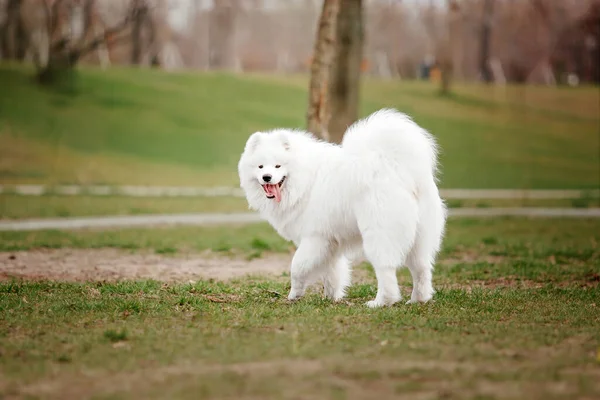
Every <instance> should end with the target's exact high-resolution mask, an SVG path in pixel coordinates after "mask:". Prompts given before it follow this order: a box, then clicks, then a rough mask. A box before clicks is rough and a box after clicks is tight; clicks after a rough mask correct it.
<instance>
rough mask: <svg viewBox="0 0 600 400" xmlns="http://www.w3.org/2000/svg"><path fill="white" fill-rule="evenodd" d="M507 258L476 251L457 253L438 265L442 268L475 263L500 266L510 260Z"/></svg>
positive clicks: (442, 260)
mask: <svg viewBox="0 0 600 400" xmlns="http://www.w3.org/2000/svg"><path fill="white" fill-rule="evenodd" d="M508 259H509V258H508V257H505V256H493V255H490V254H481V253H478V252H476V251H475V250H463V251H455V252H453V253H452V255H451V256H449V257H445V258H444V259H440V260H439V261H438V263H439V264H440V265H442V266H452V265H456V264H471V263H475V262H487V263H489V264H500V263H502V262H505V261H506V260H508Z"/></svg>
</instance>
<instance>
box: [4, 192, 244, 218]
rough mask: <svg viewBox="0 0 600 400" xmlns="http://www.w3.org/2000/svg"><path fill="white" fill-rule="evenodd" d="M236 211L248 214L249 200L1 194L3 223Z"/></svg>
mask: <svg viewBox="0 0 600 400" xmlns="http://www.w3.org/2000/svg"><path fill="white" fill-rule="evenodd" d="M234 211H235V212H244V211H248V203H247V202H246V199H243V198H235V197H197V198H189V197H147V198H146V197H121V196H55V195H44V196H39V197H38V196H22V195H11V194H0V219H2V218H4V219H19V218H46V217H76V216H103V215H142V214H144V215H145V214H178V213H192V212H197V213H203V212H234Z"/></svg>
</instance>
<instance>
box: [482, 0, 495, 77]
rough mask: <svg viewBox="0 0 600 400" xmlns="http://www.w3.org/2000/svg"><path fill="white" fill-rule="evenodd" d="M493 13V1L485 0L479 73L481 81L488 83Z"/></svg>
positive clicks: (490, 72)
mask: <svg viewBox="0 0 600 400" xmlns="http://www.w3.org/2000/svg"><path fill="white" fill-rule="evenodd" d="M493 12H494V0H485V3H484V4H483V24H482V26H481V37H480V52H479V71H480V73H481V79H483V81H484V82H486V83H489V82H491V81H492V71H491V68H490V63H489V60H490V38H491V35H492V33H491V32H492V15H493Z"/></svg>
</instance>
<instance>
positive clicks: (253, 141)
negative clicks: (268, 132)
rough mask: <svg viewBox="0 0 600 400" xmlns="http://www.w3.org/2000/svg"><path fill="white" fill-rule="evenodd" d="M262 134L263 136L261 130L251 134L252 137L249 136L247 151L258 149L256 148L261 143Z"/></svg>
mask: <svg viewBox="0 0 600 400" xmlns="http://www.w3.org/2000/svg"><path fill="white" fill-rule="evenodd" d="M261 136H262V133H261V132H254V133H253V134H252V135H250V137H249V138H248V141H247V142H246V149H245V151H246V152H248V153H251V152H253V151H254V150H256V148H257V147H258V144H259V143H260V137H261Z"/></svg>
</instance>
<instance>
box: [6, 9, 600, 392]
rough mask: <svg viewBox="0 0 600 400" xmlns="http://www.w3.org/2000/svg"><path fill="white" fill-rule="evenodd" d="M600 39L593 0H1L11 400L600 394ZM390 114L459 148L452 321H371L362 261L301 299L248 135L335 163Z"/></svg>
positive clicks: (446, 148)
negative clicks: (290, 137)
mask: <svg viewBox="0 0 600 400" xmlns="http://www.w3.org/2000/svg"><path fill="white" fill-rule="evenodd" d="M125 3H127V4H125ZM292 3H293V4H292ZM425 3H427V4H425ZM565 4H566V2H565ZM561 7H564V8H561ZM42 8H43V9H44V10H45V11H44V12H45V14H44V13H40V14H35V11H36V10H37V11H39V10H42ZM182 10H183V11H182ZM32 15H45V17H44V18H48V20H47V21H46V20H44V21H42V22H43V23H41V25H36V23H37V22H35V21H37V20H36V19H35V18H33V17H32ZM182 16H183V17H182ZM190 16H193V18H192V17H190ZM184 17H185V18H184ZM517 17H518V18H517ZM65 18H66V19H65ZM77 18H82V21H83V22H81V27H80V29H79V35H80V37H76V35H75V33H73V32H77V31H78V29H74V28H73V27H74V26H79V25H78V24H79V22H77V21H78V19H77ZM63 19H64V21H63ZM183 20H185V24H184V23H183V22H182V21H183ZM61 21H63V22H61ZM190 21H191V22H190ZM590 21H591V22H590ZM599 22H600V3H599V2H597V1H595V0H585V1H584V0H582V1H581V2H572V3H570V5H562V6H560V7H559V6H557V5H556V3H555V2H552V1H546V0H520V1H516V2H511V1H507V0H455V1H453V0H450V1H438V2H436V1H433V2H420V1H406V2H397V3H396V2H386V1H378V0H371V1H367V0H362V1H361V0H324V1H296V2H289V4H288V2H286V1H279V2H278V1H273V2H268V1H264V2H263V1H247V2H246V1H237V0H228V1H225V0H223V1H214V2H203V1H197V2H194V1H183V0H181V1H174V0H172V1H171V0H170V1H166V0H164V1H162V0H157V1H149V0H148V1H145V0H130V1H126V2H125V1H124V2H111V0H85V1H78V0H54V1H42V0H39V1H38V0H5V1H0V398H6V399H38V398H39V399H82V398H94V399H95V398H98V399H101V398H102V399H104V398H106V399H108V398H111V399H113V398H114V399H147V398H148V399H150V398H169V399H187V398H190V399H192V398H193V399H197V398H202V399H209V398H210V399H213V398H214V399H217V398H218V399H229V398H237V399H373V398H377V399H404V398H406V399H409V398H410V399H412V398H418V399H553V398H557V399H558V398H561V399H564V398H568V399H592V398H597V397H598V396H600V381H599V379H598V378H599V376H600V330H599V329H598V327H599V326H600V244H599V243H600V90H599V85H600V62H598V59H600V57H597V56H598V55H600V50H599V49H600V31H599V30H598V29H597V27H598V26H600V25H599ZM509 23H510V24H513V25H510V26H509ZM63 24H64V25H63ZM69 24H70V25H69ZM594 24H595V25H594ZM67 25H68V26H70V27H71V28H70V29H71V31H70V33H69V35H70V36H69V35H67V36H65V38H66V39H64V38H62V39H61V32H63V30H62V29H63V28H64V26H67ZM65 29H66V28H65ZM528 29H531V31H529V30H528ZM473 32H475V33H473ZM513 32H521V33H520V35H522V36H519V37H520V38H521V39H520V40H517V39H515V38H514V37H512V36H511V35H513ZM74 35H75V36H74ZM578 35H579V36H578ZM581 35H583V36H581ZM581 38H583V39H581ZM546 39H548V40H546ZM580 39H581V40H580ZM594 40H595V42H594V43H595V45H589V46H587V45H585V46H584V45H580V44H581V43H584V44H585V43H592V41H594ZM586 46H587V47H586ZM248 49H251V50H252V51H249V50H248ZM357 49H359V50H357ZM431 57H433V58H434V59H435V62H430V58H431ZM528 57H529V58H528ZM530 58H531V59H530ZM517 61H518V62H517ZM424 71H425V72H424ZM387 107H391V108H395V109H398V110H400V111H401V112H403V113H406V114H408V115H409V116H410V117H411V118H413V119H414V120H415V122H417V123H418V124H419V125H420V126H422V127H423V128H425V129H427V130H428V131H429V132H430V133H431V134H432V135H433V136H434V137H435V139H436V141H437V143H438V144H439V148H440V149H439V150H440V153H439V162H440V173H439V183H438V185H439V187H440V192H441V197H442V198H443V200H444V202H445V203H446V205H447V207H448V212H449V216H448V220H447V223H446V232H445V236H444V238H443V242H442V247H441V250H440V252H439V254H438V256H437V260H436V262H435V269H434V271H433V286H434V288H435V291H436V292H435V294H434V297H433V299H432V300H431V301H429V302H427V303H423V304H405V301H401V302H399V303H397V304H395V305H393V306H390V307H381V308H377V309H371V308H368V307H366V306H365V303H366V302H367V301H368V300H371V299H372V298H373V297H374V296H375V294H376V292H377V281H376V276H375V272H374V270H373V267H372V266H371V265H370V264H369V263H368V262H366V261H363V262H359V263H357V265H356V266H355V267H354V268H353V280H352V285H351V286H350V288H349V289H348V292H347V296H346V297H345V298H344V299H343V300H341V301H332V300H330V299H328V298H325V297H324V296H323V287H322V285H315V286H313V287H311V288H310V289H309V290H308V292H307V294H306V296H305V297H304V298H302V299H300V300H298V301H293V302H292V301H288V299H287V295H288V292H289V291H290V263H291V260H292V258H293V256H294V253H295V251H296V247H295V246H294V244H293V243H291V242H289V241H286V240H285V239H284V238H282V237H281V236H280V235H279V234H278V233H277V231H275V230H274V229H273V227H272V226H271V225H269V223H267V222H266V221H265V220H264V219H261V218H260V216H259V215H258V214H256V213H254V212H253V211H252V210H249V209H248V202H247V200H246V198H245V197H244V193H243V192H242V191H241V189H240V178H239V176H238V170H237V167H238V165H237V163H238V161H239V159H240V155H241V153H242V151H243V150H244V145H245V143H246V140H247V139H248V137H249V136H250V135H251V134H252V133H253V132H257V131H266V130H269V129H275V128H281V127H285V128H290V129H306V130H309V131H310V132H311V133H313V134H315V135H316V136H317V137H320V138H322V139H323V140H326V141H332V142H337V143H339V142H340V139H341V137H342V135H343V133H344V131H345V128H346V127H347V126H348V125H349V124H351V123H352V122H354V121H355V120H357V119H358V118H362V117H364V116H367V115H369V114H370V113H372V112H374V111H376V110H379V109H381V108H387ZM340 127H342V128H340ZM397 276H398V282H399V285H400V289H401V291H402V295H403V299H404V300H407V299H410V293H411V289H412V279H411V274H410V272H409V271H408V270H407V268H400V269H398V272H397Z"/></svg>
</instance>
